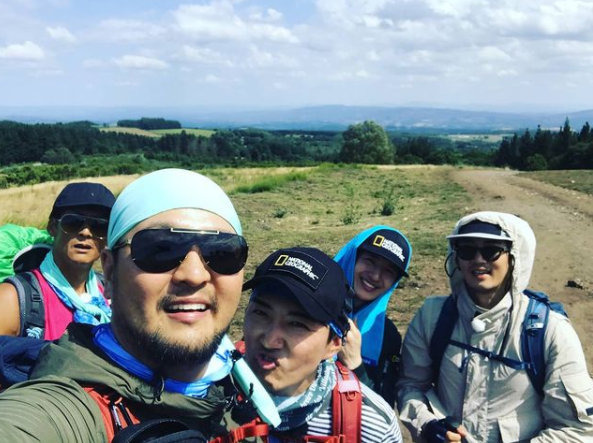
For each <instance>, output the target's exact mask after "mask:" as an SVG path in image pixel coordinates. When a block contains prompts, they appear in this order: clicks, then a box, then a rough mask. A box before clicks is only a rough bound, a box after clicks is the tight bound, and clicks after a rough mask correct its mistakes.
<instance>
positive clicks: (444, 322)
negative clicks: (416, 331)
mask: <svg viewBox="0 0 593 443" xmlns="http://www.w3.org/2000/svg"><path fill="white" fill-rule="evenodd" d="M456 301H457V300H456V299H455V297H453V295H450V296H448V297H447V298H446V299H445V302H444V303H443V307H442V308H441V313H440V314H439V319H438V320H437V324H436V326H435V328H434V332H433V333H432V337H431V339H430V349H429V354H430V359H431V360H432V374H433V383H434V384H435V385H436V384H437V382H438V379H439V371H440V369H441V361H442V360H443V355H444V354H445V349H446V348H447V346H448V345H449V340H450V339H451V334H452V333H453V328H454V327H455V323H457V319H458V318H459V313H458V312H457V304H456Z"/></svg>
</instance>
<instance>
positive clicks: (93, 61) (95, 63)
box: [82, 58, 106, 69]
mask: <svg viewBox="0 0 593 443" xmlns="http://www.w3.org/2000/svg"><path fill="white" fill-rule="evenodd" d="M105 65H106V63H105V62H104V61H103V60H99V59H97V58H87V59H86V60H84V61H83V62H82V67H83V68H87V69H94V68H102V67H104V66H105Z"/></svg>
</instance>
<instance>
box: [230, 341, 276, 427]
mask: <svg viewBox="0 0 593 443" xmlns="http://www.w3.org/2000/svg"><path fill="white" fill-rule="evenodd" d="M222 343H223V344H224V345H225V347H226V346H229V347H230V348H234V345H233V343H232V342H231V339H230V338H229V337H228V335H225V336H224V338H223V339H222ZM231 373H232V374H233V377H234V378H235V380H237V383H238V384H239V387H240V388H241V389H242V390H243V392H244V393H245V394H248V395H249V399H250V400H251V402H252V403H253V405H254V406H255V409H256V410H257V413H258V415H259V416H260V417H261V418H262V420H263V421H265V422H266V423H267V424H269V425H270V426H272V427H277V426H278V425H279V424H280V421H281V420H280V415H279V414H278V410H277V409H276V405H275V404H274V401H273V400H272V397H270V394H268V391H266V389H265V388H264V387H263V385H262V384H261V383H260V381H259V380H258V379H257V377H256V375H255V374H254V373H253V371H252V370H251V368H250V367H249V366H248V365H247V363H246V362H245V359H244V358H243V357H240V358H238V359H236V360H235V361H234V364H233V369H232V370H231Z"/></svg>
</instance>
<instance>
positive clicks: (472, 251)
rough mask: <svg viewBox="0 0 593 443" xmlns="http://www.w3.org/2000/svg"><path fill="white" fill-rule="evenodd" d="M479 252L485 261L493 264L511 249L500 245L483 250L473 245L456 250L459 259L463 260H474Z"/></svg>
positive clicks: (462, 246)
mask: <svg viewBox="0 0 593 443" xmlns="http://www.w3.org/2000/svg"><path fill="white" fill-rule="evenodd" d="M478 251H479V252H480V255H481V256H482V258H483V259H484V260H486V261H488V262H493V261H496V260H498V258H499V257H500V256H501V255H502V253H503V252H509V248H508V247H505V246H500V245H487V246H482V247H481V248H479V247H477V246H472V245H459V246H457V247H456V248H455V252H456V253H457V257H459V258H460V259H461V260H472V259H473V258H474V257H475V256H476V253H477V252H478Z"/></svg>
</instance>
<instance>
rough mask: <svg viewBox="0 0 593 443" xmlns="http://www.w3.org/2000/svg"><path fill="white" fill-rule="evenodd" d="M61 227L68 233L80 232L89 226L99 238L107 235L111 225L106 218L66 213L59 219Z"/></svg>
mask: <svg viewBox="0 0 593 443" xmlns="http://www.w3.org/2000/svg"><path fill="white" fill-rule="evenodd" d="M58 223H59V224H60V228H61V229H62V231H64V232H65V233H66V234H70V235H74V234H78V233H79V232H80V231H82V230H83V229H84V227H85V226H86V227H88V228H89V229H90V231H91V232H92V234H93V236H94V237H96V238H99V239H104V238H105V237H107V228H108V227H109V220H107V219H105V218H98V217H89V216H86V215H81V214H64V215H62V217H60V219H59V220H58Z"/></svg>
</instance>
